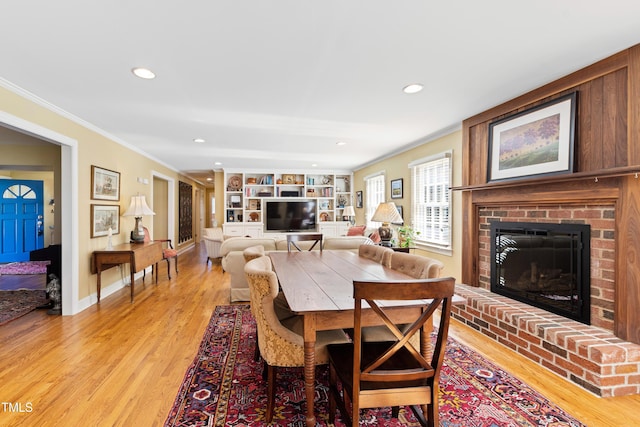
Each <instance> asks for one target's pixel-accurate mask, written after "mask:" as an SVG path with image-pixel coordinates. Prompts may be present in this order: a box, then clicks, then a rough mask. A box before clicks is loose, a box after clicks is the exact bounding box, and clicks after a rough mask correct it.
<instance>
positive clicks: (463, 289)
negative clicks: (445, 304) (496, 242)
mask: <svg viewBox="0 0 640 427" xmlns="http://www.w3.org/2000/svg"><path fill="white" fill-rule="evenodd" d="M615 217H616V215H615V205H609V204H552V205H532V206H529V205H518V204H514V205H509V204H503V205H500V206H490V205H488V206H481V207H480V208H479V213H478V218H479V228H478V230H479V235H478V260H479V265H478V271H479V287H471V286H465V285H460V286H457V287H456V292H457V293H458V294H460V295H462V296H465V297H466V298H467V301H468V304H467V306H465V307H455V308H454V310H453V316H454V317H455V318H457V319H458V320H460V321H462V322H464V323H466V324H467V325H469V326H471V327H473V328H474V329H476V330H478V331H480V332H482V333H484V334H485V335H487V336H489V337H491V338H492V339H494V340H496V341H498V342H500V343H502V344H503V345H505V346H507V347H509V348H511V349H513V350H515V351H517V352H518V353H520V354H522V355H524V356H525V357H527V358H529V359H531V360H533V361H534V362H536V363H539V364H540V365H542V366H544V367H545V368H547V369H550V370H552V371H553V372H555V373H557V374H558V375H560V376H562V377H564V378H567V379H568V380H570V381H572V382H574V383H576V384H578V385H580V386H582V387H583V388H585V389H587V390H589V391H591V392H593V393H594V394H596V395H599V396H603V397H607V396H620V395H627V394H637V393H640V345H637V344H633V343H629V342H625V341H624V340H621V339H620V338H618V337H616V336H615V335H614V331H613V329H614V323H613V319H614V315H615V312H614V307H615V304H614V294H615V292H614V289H615V277H616V274H615ZM498 221H500V222H523V223H524V222H528V223H545V224H548V223H555V224H562V223H574V224H588V225H589V226H590V230H591V242H590V243H591V245H590V265H591V268H590V279H591V280H590V282H591V284H590V286H591V288H590V293H591V295H590V297H591V298H590V317H591V324H590V325H587V324H583V323H580V322H578V321H576V320H572V319H569V318H567V317H563V316H560V315H558V314H553V313H550V312H549V311H546V310H543V309H540V308H537V307H534V306H532V305H528V304H525V303H523V302H520V301H516V300H513V299H511V298H508V297H506V296H502V295H498V294H496V293H492V292H491V290H490V289H491V224H492V223H495V222H498Z"/></svg>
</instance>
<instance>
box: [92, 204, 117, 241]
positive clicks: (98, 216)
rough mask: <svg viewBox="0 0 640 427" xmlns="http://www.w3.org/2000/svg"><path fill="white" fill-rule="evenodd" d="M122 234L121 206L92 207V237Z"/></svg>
mask: <svg viewBox="0 0 640 427" xmlns="http://www.w3.org/2000/svg"><path fill="white" fill-rule="evenodd" d="M109 230H111V234H118V233H120V205H91V237H102V236H108V235H109Z"/></svg>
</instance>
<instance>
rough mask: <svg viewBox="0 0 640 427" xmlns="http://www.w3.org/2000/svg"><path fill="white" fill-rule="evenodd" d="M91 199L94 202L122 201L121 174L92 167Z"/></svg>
mask: <svg viewBox="0 0 640 427" xmlns="http://www.w3.org/2000/svg"><path fill="white" fill-rule="evenodd" d="M91 198H92V199H93V200H109V201H112V202H117V201H119V200H120V172H115V171H111V170H109V169H104V168H101V167H98V166H91Z"/></svg>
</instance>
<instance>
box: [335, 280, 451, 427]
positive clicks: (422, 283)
mask: <svg viewBox="0 0 640 427" xmlns="http://www.w3.org/2000/svg"><path fill="white" fill-rule="evenodd" d="M454 287H455V279H453V278H451V277H447V278H442V279H421V280H411V281H401V282H397V281H396V282H382V281H355V280H354V282H353V298H354V313H353V322H354V339H353V342H352V343H346V344H331V345H329V346H328V347H327V351H328V353H329V389H330V390H329V423H334V421H335V414H336V407H338V408H339V409H340V413H341V414H342V417H343V419H344V422H345V424H346V425H352V426H357V425H358V423H359V418H360V416H359V412H360V409H361V408H378V407H386V406H392V407H400V406H410V407H411V408H412V410H413V412H414V414H415V415H416V418H417V419H418V421H419V422H420V424H421V425H423V426H428V427H437V426H438V425H439V422H438V381H439V379H440V369H441V367H442V360H443V358H444V353H445V346H446V342H447V335H448V331H449V318H450V316H451V301H452V298H453V292H454ZM390 299H392V300H399V301H406V300H415V299H420V300H422V299H424V300H427V301H426V302H424V305H423V306H422V309H421V310H420V312H419V313H417V314H416V318H415V321H413V322H412V323H411V324H410V327H409V328H408V329H407V330H405V331H401V330H400V329H398V328H397V327H396V326H395V325H394V323H393V322H392V321H391V320H390V315H389V313H388V311H387V308H386V307H388V304H389V300H390ZM380 300H384V301H385V306H382V305H379V304H378V303H377V301H380ZM363 301H364V304H367V305H368V306H369V307H371V310H367V313H369V312H371V314H368V315H375V316H377V318H379V319H378V320H380V321H381V322H382V323H383V324H384V325H385V327H386V328H388V330H389V332H390V333H391V334H392V336H393V337H394V340H393V341H375V342H365V341H363V340H362V322H363V320H362V319H363V314H364V313H363V310H362V309H363ZM438 308H440V309H441V314H440V321H439V326H438V331H437V337H436V341H435V345H434V350H433V352H432V353H431V357H429V356H426V354H427V353H428V351H427V349H426V340H427V339H429V337H425V336H424V334H425V328H424V326H425V324H426V322H429V321H432V316H433V314H434V312H435V311H436V309H438ZM369 320H370V318H369ZM414 335H418V336H419V337H420V342H421V344H422V345H421V346H420V348H416V347H415V346H414V345H413V344H411V338H412V337H413V336H414ZM338 384H341V385H342V387H340V388H339V387H338ZM348 402H351V411H348V410H347V407H348V406H349V405H348ZM394 415H395V416H397V411H396V412H394Z"/></svg>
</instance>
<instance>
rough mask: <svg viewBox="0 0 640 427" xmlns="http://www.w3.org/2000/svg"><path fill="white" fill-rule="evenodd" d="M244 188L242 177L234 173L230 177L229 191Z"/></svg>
mask: <svg viewBox="0 0 640 427" xmlns="http://www.w3.org/2000/svg"><path fill="white" fill-rule="evenodd" d="M241 188H242V178H240V177H239V176H238V175H233V176H232V177H230V178H229V191H238V190H240V189H241Z"/></svg>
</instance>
